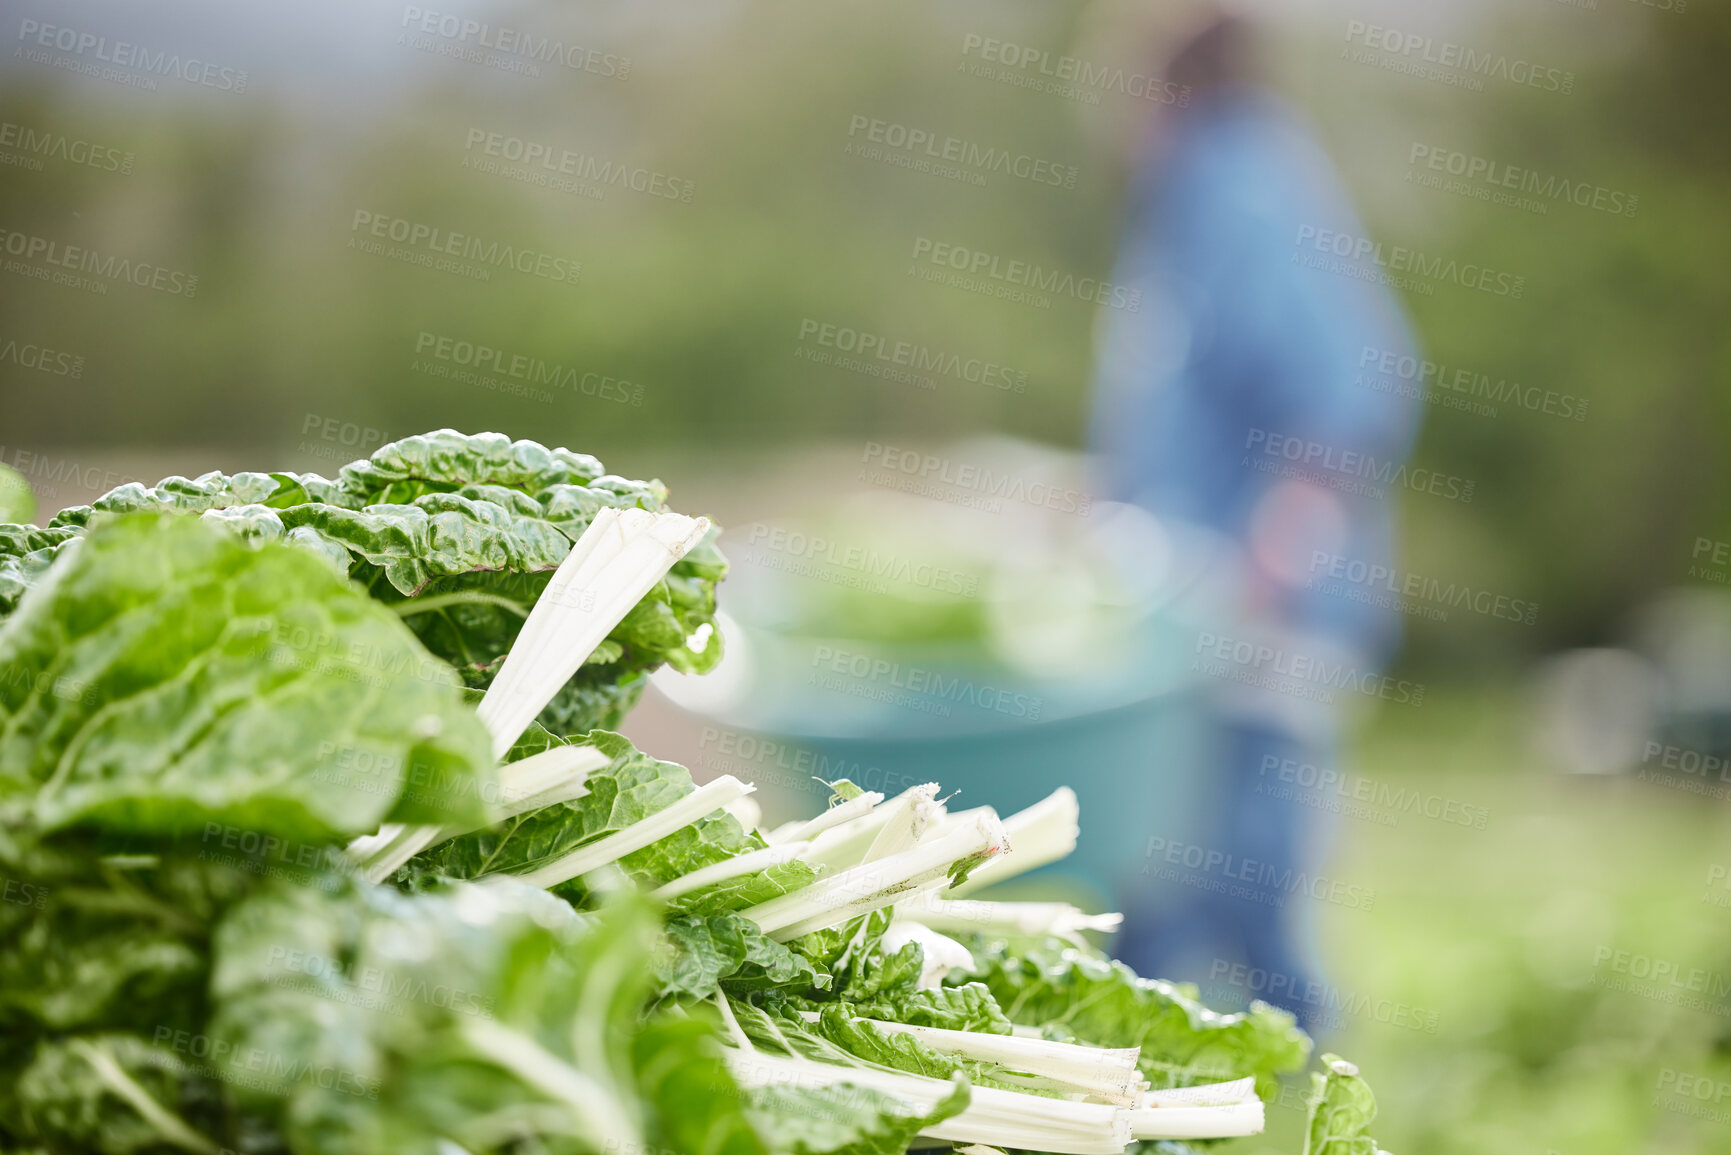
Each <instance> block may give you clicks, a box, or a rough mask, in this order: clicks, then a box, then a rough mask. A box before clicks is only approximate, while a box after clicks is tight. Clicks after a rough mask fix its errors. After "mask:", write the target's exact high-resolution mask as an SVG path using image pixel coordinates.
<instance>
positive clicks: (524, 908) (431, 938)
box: [210, 882, 757, 1155]
mask: <svg viewBox="0 0 1731 1155" xmlns="http://www.w3.org/2000/svg"><path fill="white" fill-rule="evenodd" d="M657 936H658V930H657V922H656V919H655V916H654V914H653V913H652V912H651V911H650V910H649V909H648V908H647V906H646V905H645V904H643V903H641V902H640V901H629V900H627V901H623V902H621V903H617V904H614V905H611V906H610V907H609V908H608V909H607V910H606V911H604V912H602V913H601V914H599V915H594V916H589V915H579V914H577V913H575V912H573V911H572V910H571V908H570V907H569V906H567V905H566V904H565V903H563V902H561V901H559V900H558V899H557V898H555V897H553V896H551V895H548V894H546V893H545V892H543V891H539V890H536V889H534V888H531V887H527V886H521V885H516V884H512V883H508V882H501V883H494V884H487V885H476V884H456V885H454V886H453V887H451V888H450V889H448V890H445V891H441V892H434V893H428V894H421V895H403V894H399V893H397V892H395V891H393V890H390V889H388V888H380V887H372V886H366V885H359V884H357V885H355V886H353V887H352V888H349V889H346V890H344V891H343V892H341V893H336V894H327V893H321V892H318V891H311V890H307V889H304V888H300V889H297V888H289V887H279V886H273V887H270V888H267V889H265V890H262V891H261V892H260V893H259V894H257V895H256V896H255V897H253V898H252V899H249V900H248V901H247V902H245V903H243V904H241V905H240V906H238V907H236V908H235V909H234V910H233V911H231V912H230V914H229V915H228V917H227V918H225V920H224V921H223V923H222V925H221V927H220V928H219V930H218V934H217V942H216V969H215V974H214V977H213V980H212V992H213V996H214V997H215V999H216V1002H217V1013H216V1015H215V1017H214V1020H213V1022H212V1025H211V1028H210V1033H211V1035H212V1037H213V1038H214V1039H215V1040H218V1041H220V1042H221V1043H222V1044H223V1045H224V1047H225V1053H227V1054H262V1055H287V1056H293V1057H294V1058H295V1060H296V1061H295V1062H294V1063H293V1064H291V1065H289V1066H287V1067H286V1068H284V1069H282V1070H280V1071H278V1072H277V1073H276V1076H275V1077H274V1079H266V1080H263V1081H261V1080H260V1079H258V1078H256V1077H255V1076H256V1074H257V1072H254V1071H248V1070H246V1069H245V1067H244V1066H241V1067H237V1068H236V1069H234V1070H232V1071H229V1070H227V1069H226V1068H225V1070H224V1078H225V1079H227V1080H228V1081H229V1082H230V1084H231V1089H232V1092H233V1093H234V1094H235V1095H236V1096H238V1097H239V1098H240V1099H241V1100H242V1101H245V1102H249V1103H252V1104H253V1105H254V1106H255V1107H259V1108H261V1109H270V1110H272V1111H274V1112H276V1114H277V1117H278V1122H279V1125H280V1126H281V1127H282V1128H283V1131H284V1133H285V1134H286V1136H287V1137H288V1139H289V1142H290V1144H291V1145H292V1146H293V1148H294V1149H295V1150H296V1151H298V1152H308V1153H313V1152H317V1153H318V1155H363V1153H365V1155H373V1153H376V1152H379V1151H392V1152H397V1151H411V1152H423V1151H424V1152H429V1153H431V1152H434V1151H436V1150H438V1149H439V1148H438V1146H437V1144H438V1141H440V1140H447V1141H449V1142H452V1143H455V1144H457V1145H458V1146H460V1147H462V1148H463V1149H465V1150H467V1151H469V1152H471V1153H472V1155H495V1153H497V1155H505V1153H507V1152H510V1153H515V1152H519V1151H524V1150H530V1151H535V1152H545V1153H546V1155H567V1153H569V1155H578V1153H591V1155H592V1153H594V1152H595V1151H596V1150H597V1147H599V1146H600V1144H599V1143H598V1142H593V1141H590V1140H587V1139H585V1137H584V1136H585V1133H586V1132H589V1131H590V1130H591V1129H592V1128H593V1127H595V1126H598V1124H596V1122H595V1118H594V1113H593V1112H592V1111H591V1112H588V1113H585V1112H584V1111H583V1110H574V1107H573V1105H572V1104H570V1103H566V1102H563V1101H561V1100H560V1099H559V1098H558V1097H557V1095H556V1094H555V1093H554V1092H553V1091H550V1090H549V1089H548V1086H547V1085H546V1083H545V1082H544V1081H543V1076H549V1077H552V1076H559V1072H560V1071H569V1072H572V1073H573V1074H574V1075H576V1076H579V1077H581V1078H582V1079H583V1080H584V1081H586V1083H587V1084H588V1085H589V1086H590V1088H591V1089H592V1090H593V1091H594V1092H597V1093H598V1094H599V1096H600V1097H599V1098H597V1097H595V1096H593V1095H592V1096H590V1097H588V1098H586V1099H585V1100H584V1102H585V1103H588V1104H591V1105H593V1104H606V1105H607V1106H608V1107H609V1109H611V1110H614V1111H616V1112H623V1114H624V1116H625V1117H626V1118H627V1119H628V1120H630V1124H631V1126H632V1127H633V1128H635V1129H637V1130H638V1131H639V1133H640V1136H641V1137H639V1138H635V1139H631V1140H630V1141H631V1142H633V1143H640V1142H644V1141H645V1138H646V1137H647V1136H661V1137H664V1138H667V1137H672V1136H695V1135H710V1136H712V1137H713V1138H714V1139H716V1140H717V1141H718V1145H717V1146H715V1147H713V1148H710V1149H712V1150H715V1151H717V1152H720V1153H726V1155H732V1153H735V1152H737V1153H738V1155H753V1153H754V1152H755V1151H756V1150H757V1149H756V1148H755V1147H753V1146H752V1145H750V1143H749V1141H748V1140H749V1138H750V1136H749V1134H748V1133H747V1132H746V1131H745V1130H744V1127H743V1121H742V1117H741V1114H740V1107H739V1102H740V1100H739V1095H738V1092H737V1091H735V1090H734V1089H733V1088H732V1083H731V1080H729V1079H728V1078H727V1077H726V1073H725V1071H721V1070H718V1062H717V1058H716V1052H715V1051H714V1050H713V1049H712V1048H713V1041H712V1040H711V1041H708V1042H706V1041H705V1040H706V1039H707V1038H709V1037H710V1036H709V1034H708V1031H707V1028H705V1027H704V1024H702V1023H699V1022H695V1021H693V1020H687V1021H686V1025H684V1026H675V1025H671V1024H664V1023H660V1022H659V1021H657V1022H654V1023H652V1024H651V1026H650V1027H649V1028H648V1029H645V1028H644V1026H643V1024H642V1022H641V1015H642V1012H643V1007H644V1002H645V998H646V997H647V996H648V994H649V993H650V988H651V986H652V983H653V976H652V975H651V974H650V972H649V969H648V968H646V967H645V966H643V965H642V962H643V960H644V959H645V958H646V957H648V956H649V955H650V954H651V952H652V951H653V950H654V948H655V944H656V939H657ZM476 1023H484V1024H485V1025H486V1026H487V1027H488V1028H490V1029H492V1030H494V1031H498V1030H501V1029H502V1030H503V1032H504V1033H506V1034H508V1035H509V1036H511V1037H512V1038H514V1039H517V1040H521V1041H522V1042H523V1043H525V1044H528V1045H529V1048H530V1049H529V1050H528V1051H527V1052H522V1051H519V1052H518V1053H519V1054H522V1053H527V1054H528V1058H529V1060H530V1061H529V1062H528V1064H527V1065H526V1067H525V1066H513V1065H512V1064H510V1063H507V1062H502V1061H501V1060H500V1059H499V1057H498V1054H497V1052H494V1051H491V1050H488V1049H487V1048H486V1047H484V1046H482V1045H480V1044H478V1043H477V1042H476V1037H475V1035H474V1033H473V1031H472V1029H471V1027H472V1025H473V1024H476ZM700 1028H702V1030H700ZM674 1044H677V1045H674ZM559 1078H563V1076H559ZM552 1081H553V1082H555V1083H557V1082H558V1081H559V1079H558V1078H554V1079H553V1080H552ZM566 1085H569V1081H567V1083H566ZM703 1086H707V1088H708V1093H707V1094H706V1095H703V1096H701V1097H698V1096H697V1095H695V1093H694V1092H695V1090H696V1088H699V1087H703ZM674 1108H677V1109H678V1110H679V1111H682V1112H683V1115H682V1116H681V1117H677V1118H672V1117H669V1118H662V1117H661V1116H662V1115H663V1114H664V1113H665V1112H667V1111H668V1110H671V1109H674ZM501 1118H510V1119H513V1120H515V1121H516V1123H517V1127H516V1128H506V1129H499V1128H496V1127H494V1128H490V1127H488V1126H487V1123H488V1121H489V1120H494V1121H496V1120H499V1119H501ZM679 1142H680V1144H681V1145H680V1146H679V1147H678V1148H677V1149H680V1150H686V1149H692V1150H701V1149H702V1148H687V1147H685V1146H684V1142H685V1140H684V1139H681V1140H679Z"/></svg>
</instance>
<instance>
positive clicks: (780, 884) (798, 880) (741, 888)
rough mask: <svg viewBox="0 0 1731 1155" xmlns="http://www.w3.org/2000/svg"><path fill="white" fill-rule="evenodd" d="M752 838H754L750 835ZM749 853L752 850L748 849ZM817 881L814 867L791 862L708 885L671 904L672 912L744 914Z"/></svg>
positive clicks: (795, 861)
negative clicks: (740, 912)
mask: <svg viewBox="0 0 1731 1155" xmlns="http://www.w3.org/2000/svg"><path fill="white" fill-rule="evenodd" d="M750 837H752V838H756V837H757V836H756V835H755V834H754V835H751V836H750ZM749 849H756V847H755V846H754V847H750V848H749ZM817 878H818V871H817V868H816V867H813V866H810V865H807V864H806V863H804V862H801V861H799V860H798V859H794V860H793V861H791V862H779V863H776V864H775V865H774V866H770V867H767V868H766V869H763V870H758V871H753V872H752V873H750V874H741V875H738V876H737V877H734V878H729V879H725V880H723V881H721V882H717V883H712V884H711V885H709V886H706V887H703V888H702V889H700V890H694V891H692V892H690V893H689V894H683V895H680V896H679V897H678V898H676V899H674V900H673V903H672V906H673V909H674V910H677V911H681V912H685V913H690V914H706V913H708V912H710V911H717V910H744V909H746V908H747V907H751V906H756V905H757V904H758V903H760V902H768V901H769V900H770V899H772V898H780V897H781V896H782V895H784V894H790V893H792V892H793V891H796V890H799V889H801V888H803V887H806V886H810V885H811V884H812V883H813V882H814V881H816V880H817Z"/></svg>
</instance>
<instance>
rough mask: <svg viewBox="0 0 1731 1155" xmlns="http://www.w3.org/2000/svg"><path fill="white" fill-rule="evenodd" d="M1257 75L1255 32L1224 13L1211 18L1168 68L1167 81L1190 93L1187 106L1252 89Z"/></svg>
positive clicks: (1186, 42) (1248, 25) (1187, 42)
mask: <svg viewBox="0 0 1731 1155" xmlns="http://www.w3.org/2000/svg"><path fill="white" fill-rule="evenodd" d="M1258 72H1259V69H1258V67H1257V47H1256V33H1255V30H1254V29H1253V28H1252V27H1251V26H1250V23H1249V21H1247V20H1245V19H1244V18H1243V17H1240V16H1233V15H1229V14H1227V13H1224V12H1217V13H1215V14H1214V15H1212V16H1210V17H1209V18H1208V19H1207V21H1206V22H1205V23H1204V24H1203V25H1202V27H1201V29H1200V30H1199V31H1197V32H1196V33H1195V34H1194V35H1192V36H1191V37H1190V38H1189V39H1188V40H1186V41H1185V42H1184V44H1183V45H1182V46H1181V47H1180V48H1179V49H1178V51H1177V52H1175V53H1173V54H1172V58H1171V60H1170V61H1169V62H1168V63H1167V65H1166V79H1167V80H1168V81H1170V82H1172V83H1174V84H1177V85H1179V86H1180V89H1181V90H1182V89H1188V90H1189V94H1188V95H1189V99H1188V100H1187V101H1186V102H1185V103H1187V104H1196V103H1200V102H1203V101H1206V100H1207V99H1208V98H1209V97H1212V96H1216V95H1220V94H1222V93H1230V92H1236V91H1239V90H1242V89H1245V88H1249V87H1251V86H1252V85H1254V84H1255V83H1256V81H1257V77H1258Z"/></svg>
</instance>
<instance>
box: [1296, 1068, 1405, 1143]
mask: <svg viewBox="0 0 1731 1155" xmlns="http://www.w3.org/2000/svg"><path fill="white" fill-rule="evenodd" d="M1322 1065H1323V1067H1324V1068H1326V1071H1313V1072H1311V1075H1310V1082H1311V1092H1310V1123H1309V1125H1308V1127H1306V1129H1305V1132H1304V1155H1388V1153H1387V1152H1386V1151H1383V1149H1382V1148H1380V1147H1378V1146H1377V1145H1376V1140H1374V1139H1372V1138H1371V1137H1370V1125H1371V1123H1372V1122H1373V1121H1375V1119H1376V1096H1375V1095H1373V1094H1372V1093H1371V1090H1370V1086H1369V1084H1367V1083H1366V1082H1365V1081H1364V1080H1363V1079H1362V1078H1360V1077H1359V1074H1358V1068H1357V1067H1356V1066H1354V1065H1353V1064H1351V1063H1349V1062H1347V1061H1346V1060H1345V1059H1342V1058H1341V1057H1340V1056H1339V1055H1324V1056H1322Z"/></svg>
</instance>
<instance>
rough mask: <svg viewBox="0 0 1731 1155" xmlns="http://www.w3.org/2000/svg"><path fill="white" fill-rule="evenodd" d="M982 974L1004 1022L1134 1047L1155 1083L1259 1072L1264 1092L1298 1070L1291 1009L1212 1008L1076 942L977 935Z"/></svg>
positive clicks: (1299, 1051)
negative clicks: (1008, 940)
mask: <svg viewBox="0 0 1731 1155" xmlns="http://www.w3.org/2000/svg"><path fill="white" fill-rule="evenodd" d="M973 950H974V957H975V959H976V960H977V961H978V962H979V965H980V970H979V972H977V973H976V974H974V975H972V976H968V977H971V978H974V979H977V980H980V981H982V982H984V983H985V985H986V987H987V988H988V989H989V990H990V991H991V993H992V995H993V996H994V997H995V998H996V999H997V1002H998V1005H999V1006H1000V1007H1002V1008H1003V1012H1004V1014H1005V1015H1006V1016H1007V1017H1008V1018H1009V1020H1010V1022H1012V1023H1018V1024H1022V1025H1026V1026H1033V1027H1040V1028H1044V1029H1046V1030H1047V1031H1048V1033H1049V1034H1053V1035H1060V1036H1061V1035H1068V1036H1069V1037H1071V1038H1073V1039H1075V1040H1076V1041H1079V1042H1082V1043H1087V1044H1091V1045H1093V1046H1097V1047H1140V1048H1142V1055H1141V1059H1140V1060H1139V1062H1140V1066H1141V1068H1142V1072H1143V1074H1144V1075H1146V1076H1147V1077H1148V1080H1149V1083H1150V1084H1151V1085H1152V1086H1153V1087H1154V1088H1155V1089H1156V1090H1158V1089H1161V1088H1165V1087H1183V1086H1191V1085H1194V1084H1198V1083H1213V1082H1223V1081H1228V1080H1232V1079H1241V1078H1244V1077H1245V1076H1247V1075H1253V1076H1255V1078H1256V1086H1257V1091H1258V1093H1259V1094H1260V1095H1261V1096H1262V1097H1263V1099H1264V1100H1265V1101H1266V1100H1268V1099H1269V1098H1271V1097H1272V1096H1273V1094H1274V1092H1275V1090H1276V1088H1277V1086H1278V1079H1277V1076H1278V1075H1280V1074H1281V1073H1283V1072H1290V1071H1296V1070H1301V1069H1302V1068H1303V1066H1304V1064H1305V1061H1306V1060H1307V1059H1308V1058H1309V1056H1310V1047H1311V1043H1310V1038H1309V1036H1307V1035H1306V1034H1305V1033H1304V1032H1303V1031H1301V1030H1299V1029H1298V1027H1297V1026H1296V1024H1295V1021H1294V1019H1293V1017H1292V1015H1291V1014H1289V1013H1287V1012H1286V1011H1282V1010H1278V1009H1276V1008H1275V1007H1272V1006H1269V1005H1268V1004H1267V1003H1262V1002H1255V1003H1252V1004H1251V1007H1250V1010H1248V1011H1246V1012H1243V1013H1238V1014H1219V1013H1217V1012H1215V1011H1211V1010H1209V1009H1208V1008H1207V1007H1205V1006H1203V1005H1202V1004H1201V1003H1200V1002H1198V1001H1197V1000H1196V998H1195V996H1194V991H1193V990H1187V989H1186V988H1184V987H1181V986H1179V985H1177V984H1175V983H1169V982H1164V981H1162V980H1159V979H1144V978H1139V977H1138V976H1137V975H1136V973H1135V972H1134V971H1132V970H1131V969H1130V968H1129V967H1127V966H1125V965H1124V964H1123V963H1121V962H1116V961H1109V960H1107V959H1105V958H1103V957H1101V956H1099V955H1096V954H1094V953H1092V952H1084V951H1081V950H1078V949H1077V948H1076V947H1075V946H1073V945H1072V944H1070V943H1068V942H1065V941H1064V940H1062V939H1049V940H1045V941H1044V942H1043V943H1042V942H1027V943H1018V944H1017V946H1016V949H1015V951H1014V952H1011V951H1009V950H1008V949H1007V946H1006V944H1005V943H1003V942H1001V941H998V942H977V943H975V944H973Z"/></svg>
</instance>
